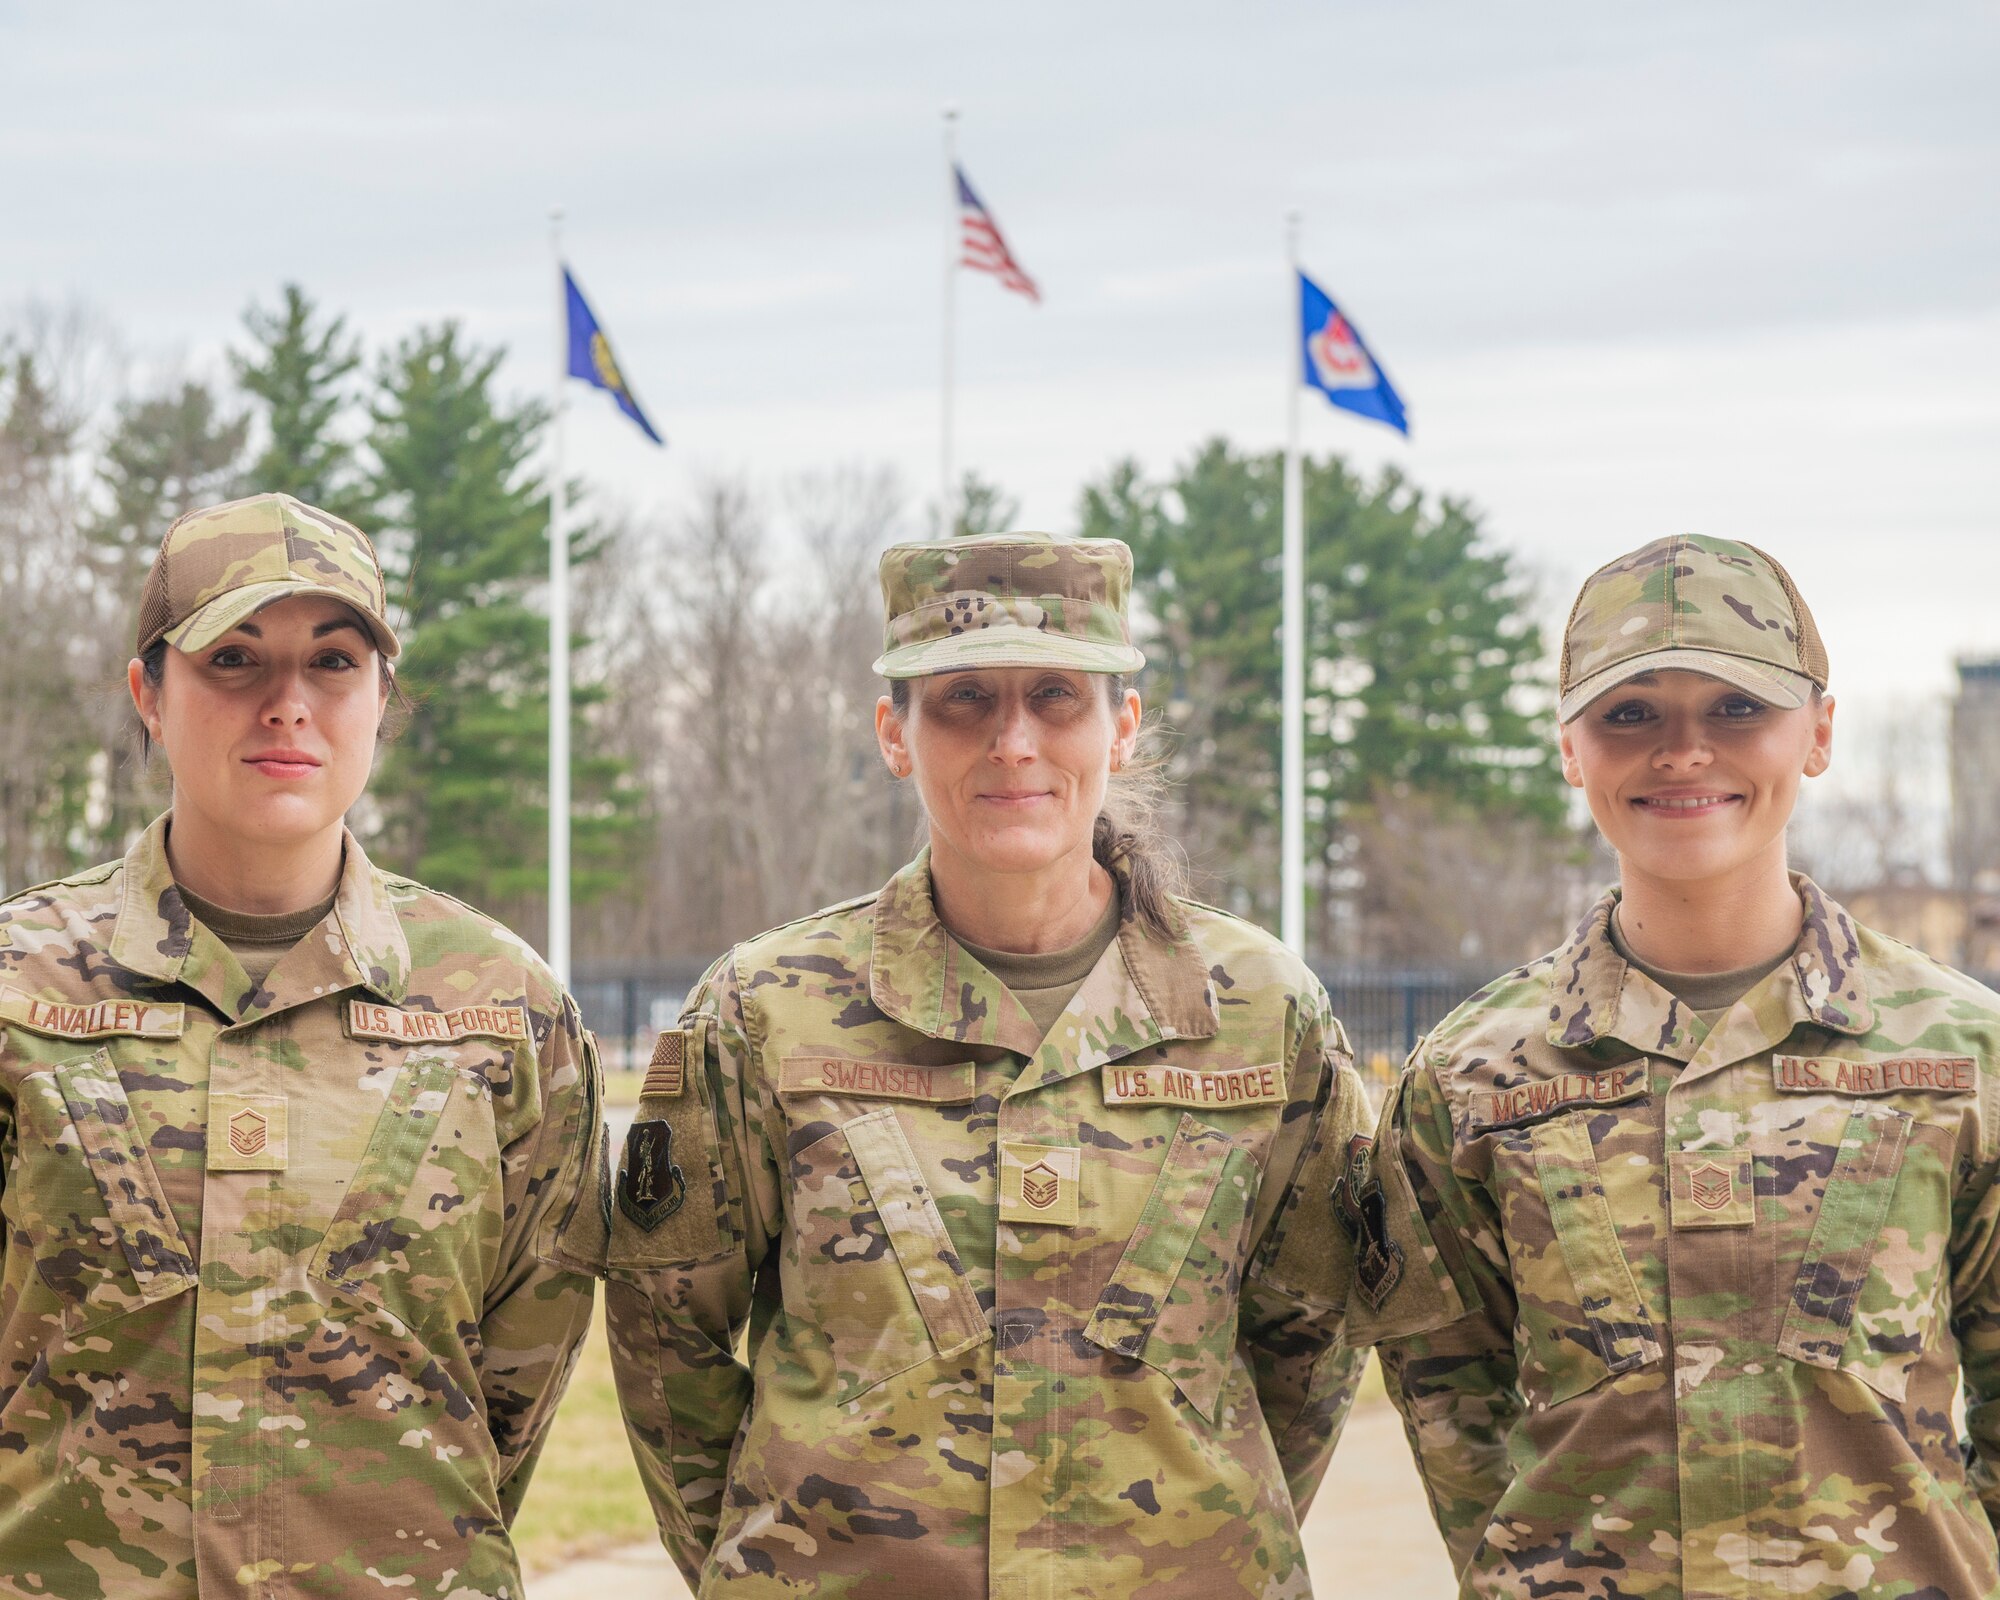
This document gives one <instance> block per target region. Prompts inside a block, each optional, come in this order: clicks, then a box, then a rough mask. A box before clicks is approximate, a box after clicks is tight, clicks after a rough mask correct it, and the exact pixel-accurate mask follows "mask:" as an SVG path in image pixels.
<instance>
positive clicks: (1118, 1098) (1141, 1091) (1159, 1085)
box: [1098, 1061, 1286, 1111]
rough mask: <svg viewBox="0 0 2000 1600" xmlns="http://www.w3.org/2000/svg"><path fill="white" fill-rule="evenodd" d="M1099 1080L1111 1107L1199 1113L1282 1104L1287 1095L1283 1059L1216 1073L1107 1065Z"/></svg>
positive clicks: (1151, 1065)
mask: <svg viewBox="0 0 2000 1600" xmlns="http://www.w3.org/2000/svg"><path fill="white" fill-rule="evenodd" d="M1098 1081H1099V1083H1100V1084H1101V1085H1102V1087H1103V1090H1104V1103H1105V1104H1106V1105H1108V1106H1134V1105H1137V1106H1144V1105H1160V1106H1187V1107H1190V1108H1192V1109H1194V1110H1198V1111H1232V1110H1235V1109H1237V1108H1238V1107H1246V1106H1262V1105H1277V1104H1282V1103H1283V1102H1284V1100H1285V1098H1286V1089H1285V1064H1284V1063H1283V1062H1282V1061H1274V1062H1272V1063H1271V1064H1270V1065H1269V1066H1261V1067H1223V1068H1219V1069H1217V1070H1215V1071H1212V1072H1203V1071H1200V1070H1197V1069H1194V1068H1189V1067H1174V1066H1168V1065H1166V1064H1165V1063H1162V1062H1153V1063H1149V1064H1147V1065H1144V1066H1130V1065H1127V1066H1107V1067H1105V1068H1104V1069H1103V1071H1102V1072H1101V1073H1100V1074H1099V1078H1098Z"/></svg>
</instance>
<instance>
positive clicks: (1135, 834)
mask: <svg viewBox="0 0 2000 1600" xmlns="http://www.w3.org/2000/svg"><path fill="white" fill-rule="evenodd" d="M1091 676H1092V677H1094V678H1098V679H1100V680H1101V681H1102V682H1103V684H1104V697H1105V700H1106V701H1107V702H1108V703H1109V705H1110V707H1111V709H1112V711H1113V712H1114V713H1115V712H1116V711H1117V710H1118V708H1119V706H1120V705H1121V704H1123V702H1124V699H1125V690H1126V688H1127V686H1128V684H1129V682H1130V680H1129V679H1127V678H1126V677H1125V676H1124V675H1123V674H1121V673H1111V672H1094V673H1092V674H1091ZM889 704H890V705H891V706H893V707H894V708H895V711H896V715H897V716H899V717H907V716H908V715H909V714H910V680H909V679H908V678H891V679H890V680H889ZM1152 733H1153V725H1152V724H1151V723H1142V724H1141V725H1140V728H1139V748H1138V749H1137V750H1136V751H1134V752H1133V756H1132V759H1131V760H1130V761H1127V762H1126V763H1125V765H1124V766H1122V767H1120V768H1119V769H1118V770H1117V771H1116V772H1114V773H1112V774H1111V778H1110V781H1109V783H1108V784H1107V785H1106V787H1105V791H1104V809H1103V810H1102V811H1100V812H1098V814H1097V820H1096V822H1095V823H1093V824H1092V825H1091V830H1090V853H1091V855H1092V856H1093V857H1094V858H1095V859H1096V861H1097V864H1098V865H1099V866H1101V867H1103V868H1104V870H1105V871H1107V872H1112V871H1114V863H1116V870H1120V871H1122V872H1123V874H1124V876H1125V878H1126V880H1127V881H1128V882H1129V883H1130V884H1131V886H1132V907H1131V909H1132V914H1133V915H1134V916H1135V917H1137V918H1138V919H1139V920H1140V921H1142V922H1144V923H1145V924H1146V925H1147V926H1148V927H1149V928H1151V929H1152V930H1153V931H1154V932H1155V933H1159V934H1161V935H1163V936H1165V937H1168V938H1171V937H1173V936H1174V935H1175V933H1176V932H1177V931H1178V929H1179V926H1180V918H1179V916H1178V915H1177V914H1176V913H1175V912H1174V909H1173V902H1174V899H1175V897H1176V896H1178V895H1183V894H1185V893H1186V892H1187V862H1186V858H1185V857H1183V856H1182V854H1181V847H1180V845H1179V843H1178V842H1176V841H1175V839H1174V838H1173V836H1172V835H1171V834H1169V833H1168V832H1167V831H1166V829H1164V828H1162V827H1161V826H1160V823H1159V815H1160V808H1161V807H1162V806H1163V805H1164V804H1165V803H1166V799H1167V794H1168V784H1167V777H1166V771H1165V767H1166V762H1165V761H1164V760H1163V759H1162V758H1161V757H1160V756H1158V755H1155V754H1154V753H1153V751H1152V750H1151V749H1150V748H1149V747H1150V745H1151V744H1152V738H1151V735H1152Z"/></svg>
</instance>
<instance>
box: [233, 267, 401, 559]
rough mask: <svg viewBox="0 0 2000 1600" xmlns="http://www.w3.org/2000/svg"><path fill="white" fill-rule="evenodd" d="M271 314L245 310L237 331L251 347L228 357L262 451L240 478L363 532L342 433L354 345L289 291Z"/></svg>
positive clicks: (342, 329)
mask: <svg viewBox="0 0 2000 1600" xmlns="http://www.w3.org/2000/svg"><path fill="white" fill-rule="evenodd" d="M283 295H284V304H283V305H282V306H281V307H280V308H279V309H278V310H276V311H263V310H260V309H259V308H258V307H256V306H254V305H253V306H251V307H250V308H249V309H248V310H246V311H245V312H244V313H243V326H244V327H245V329H247V330H248V332H249V334H250V338H251V340H252V341H253V344H252V348H251V349H250V350H249V351H248V352H233V353H232V354H231V356H230V364H231V366H232V367H233V368H234V369H235V373H236V381H237V383H238V384H240V385H241V386H242V388H243V390H244V392H245V393H246V394H248V395H250V396H251V397H252V398H253V399H254V400H255V401H256V402H257V410H258V416H259V421H260V422H261V424H262V433H263V439H264V443H263V448H262V450H260V451H259V453H258V455H257V459H256V460H255V461H254V462H252V463H251V465H250V468H249V471H248V472H247V473H246V474H245V476H246V478H247V481H248V482H249V483H250V485H251V486H252V488H253V489H255V490H256V491H257V492H260V493H262V492H267V491H270V492H279V493H284V494H291V495H296V496H298V498H299V499H301V500H303V501H305V502H306V503H307V504H308V505H315V506H319V507H321V508H322V509H324V510H327V511H331V512H333V513H334V514H335V515H336V516H342V517H346V518H347V519H348V520H349V521H351V522H354V523H357V524H359V525H361V526H363V527H365V526H366V525H367V520H368V512H369V507H368V502H367V497H366V494H365V492H364V488H363V483H362V477H361V472H360V469H359V466H358V464H357V462H356V459H355V446H354V442H353V441H352V440H350V439H348V438H346V437H344V436H343V435H342V433H341V431H340V422H341V420H342V416H343V413H345V412H346V411H347V410H348V408H349V406H350V405H351V404H353V393H352V383H351V380H352V379H353V377H354V374H355V372H356V371H357V370H358V369H359V368H360V366H361V346H360V343H359V341H357V340H354V339H351V338H349V337H348V334H347V319H346V318H345V317H334V318H331V319H330V320H327V321H324V322H322V321H321V320H320V318H319V315H318V311H317V308H316V307H315V306H314V305H313V302H312V301H311V299H310V298H308V297H307V295H306V293H305V291H304V290H303V289H301V288H300V287H299V286H298V285H297V284H295V283H288V284H286V285H285V286H284V290H283Z"/></svg>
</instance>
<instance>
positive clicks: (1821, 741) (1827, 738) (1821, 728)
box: [1805, 694, 1833, 778]
mask: <svg viewBox="0 0 2000 1600" xmlns="http://www.w3.org/2000/svg"><path fill="white" fill-rule="evenodd" d="M1812 709H1813V729H1812V744H1811V746H1810V747H1809V748H1808V749H1807V751H1806V764H1805V775H1806V776H1807V777H1808V778H1817V777H1818V776H1819V775H1820V774H1821V773H1822V772H1824V771H1826V769H1827V768H1828V767H1830V766H1832V765H1833V696H1832V695H1830V694H1822V695H1821V696H1820V697H1819V703H1818V705H1816V706H1814V707H1813V708H1812Z"/></svg>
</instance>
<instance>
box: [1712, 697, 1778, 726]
mask: <svg viewBox="0 0 2000 1600" xmlns="http://www.w3.org/2000/svg"><path fill="white" fill-rule="evenodd" d="M1768 709H1769V708H1768V707H1767V706H1766V705H1765V704H1764V702H1763V701H1761V700H1758V699H1756V698H1754V697H1753V696H1751V695H1747V694H1732V695H1729V696H1727V697H1725V698H1724V699H1723V700H1721V701H1719V702H1718V703H1717V705H1716V707H1715V714H1716V715H1717V716H1718V717H1721V718H1722V719H1723V720H1725V721H1728V722H1742V721H1744V720H1746V719H1747V718H1750V717H1754V716H1757V715H1758V714H1760V713H1761V712H1763V711H1765V710H1768Z"/></svg>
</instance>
